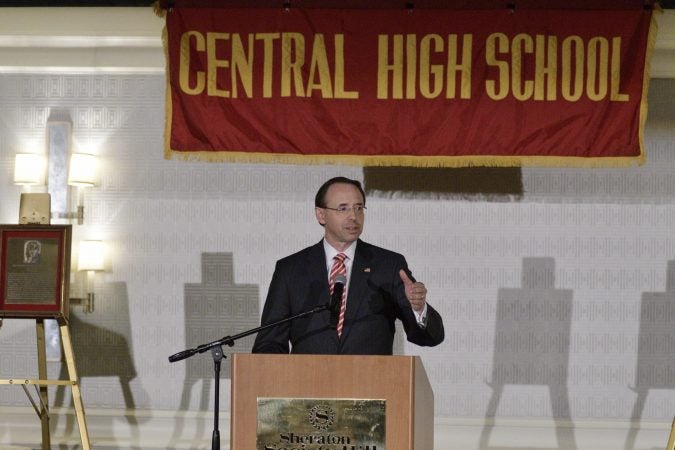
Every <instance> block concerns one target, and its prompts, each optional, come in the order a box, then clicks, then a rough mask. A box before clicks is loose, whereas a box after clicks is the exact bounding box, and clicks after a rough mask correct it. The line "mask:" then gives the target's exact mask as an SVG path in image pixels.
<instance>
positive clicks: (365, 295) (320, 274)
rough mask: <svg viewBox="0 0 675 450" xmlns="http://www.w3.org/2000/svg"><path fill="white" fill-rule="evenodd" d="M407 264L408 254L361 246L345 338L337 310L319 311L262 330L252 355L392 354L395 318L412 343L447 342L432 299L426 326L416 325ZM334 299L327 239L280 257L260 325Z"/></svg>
mask: <svg viewBox="0 0 675 450" xmlns="http://www.w3.org/2000/svg"><path fill="white" fill-rule="evenodd" d="M400 269H405V270H406V272H408V274H410V272H409V270H408V265H407V263H406V261H405V258H404V257H403V255H400V254H398V253H394V252H392V251H389V250H385V249H383V248H380V247H376V246H374V245H370V244H368V243H365V242H363V241H361V240H359V241H358V243H357V245H356V253H355V255H354V261H353V264H352V271H351V275H350V276H351V280H350V281H349V286H348V291H347V310H346V312H345V323H344V328H343V332H342V337H341V338H340V339H339V340H338V337H337V332H336V330H335V323H336V321H337V318H336V313H331V312H330V311H321V312H319V313H316V314H313V315H310V316H307V317H303V318H299V319H295V320H293V321H291V322H287V323H285V324H281V325H278V326H276V327H272V328H269V329H267V330H263V331H261V332H260V333H258V335H257V337H256V340H255V344H254V345H253V353H288V352H289V341H290V343H291V346H292V347H291V349H290V350H291V352H292V353H311V354H356V355H391V354H392V352H393V344H394V332H395V327H394V322H395V320H396V319H399V320H401V322H402V323H403V327H404V329H405V332H406V335H407V337H408V341H410V342H413V343H415V344H417V345H423V346H434V345H438V344H440V343H441V342H442V341H443V338H444V330H443V320H442V319H441V316H440V315H439V314H438V312H436V310H435V309H434V308H432V307H431V305H429V304H428V303H427V325H426V327H425V328H422V327H420V326H419V325H418V324H417V320H416V319H415V315H414V313H413V310H412V307H411V306H410V303H409V302H408V299H407V298H406V296H405V290H404V287H403V282H402V281H401V277H400V275H399V270H400ZM328 300H329V294H328V269H327V268H326V256H325V252H324V249H323V241H321V242H319V243H318V244H316V245H313V246H311V247H308V248H306V249H304V250H301V251H300V252H298V253H295V254H293V255H290V256H288V257H286V258H283V259H281V260H279V261H277V265H276V268H275V270H274V275H273V276H272V282H271V283H270V288H269V292H268V293H267V299H266V301H265V307H264V309H263V313H262V319H261V323H262V325H266V324H269V323H272V322H275V321H277V320H279V319H283V318H286V317H290V316H293V315H296V314H298V313H301V312H304V311H308V310H311V309H312V308H314V307H317V306H320V305H324V304H326V303H327V302H328Z"/></svg>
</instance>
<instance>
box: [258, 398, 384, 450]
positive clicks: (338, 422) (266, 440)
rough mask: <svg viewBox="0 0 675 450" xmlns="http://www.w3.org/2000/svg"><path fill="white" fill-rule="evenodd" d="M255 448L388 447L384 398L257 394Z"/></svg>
mask: <svg viewBox="0 0 675 450" xmlns="http://www.w3.org/2000/svg"><path fill="white" fill-rule="evenodd" d="M257 414H258V427H257V440H256V450H284V449H295V448H302V449H303V450H343V449H359V450H385V436H386V434H385V431H386V430H385V423H386V405H385V400H364V399H325V398H314V399H312V398H258V408H257Z"/></svg>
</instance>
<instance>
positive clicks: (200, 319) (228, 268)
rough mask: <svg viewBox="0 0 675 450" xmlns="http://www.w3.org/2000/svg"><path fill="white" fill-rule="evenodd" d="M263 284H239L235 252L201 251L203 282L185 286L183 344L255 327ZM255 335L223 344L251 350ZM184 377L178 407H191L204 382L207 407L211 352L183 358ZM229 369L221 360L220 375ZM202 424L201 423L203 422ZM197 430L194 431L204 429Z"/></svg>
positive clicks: (177, 431)
mask: <svg viewBox="0 0 675 450" xmlns="http://www.w3.org/2000/svg"><path fill="white" fill-rule="evenodd" d="M259 322H260V308H259V289H258V286H257V285H255V284H235V283H234V264H233V258H232V253H202V281H201V283H188V284H186V285H185V337H186V338H185V340H186V342H185V348H194V347H197V346H199V345H201V344H207V343H209V342H213V341H216V340H218V339H220V338H222V337H225V336H234V335H235V334H238V333H241V332H244V331H247V330H250V329H252V328H255V327H257V326H258V325H259V324H260V323H259ZM254 340H255V335H251V336H247V337H245V338H242V339H239V340H238V341H236V342H235V345H234V346H233V347H227V346H226V347H225V348H223V353H224V354H225V356H227V355H228V354H231V353H250V352H251V349H252V348H253V341H254ZM184 363H185V364H186V367H185V382H184V384H183V393H182V395H181V403H180V408H179V409H180V410H181V411H186V410H188V409H189V408H190V404H191V398H190V397H191V392H192V388H193V386H194V385H195V384H197V383H198V382H201V394H200V398H199V399H198V401H199V410H200V411H207V410H208V409H209V404H210V403H211V402H210V400H211V394H210V392H211V385H212V384H213V378H214V362H213V356H212V355H211V352H205V353H202V354H196V355H194V356H193V357H191V358H188V359H186V360H184ZM230 373H231V368H230V363H229V361H227V360H224V361H223V362H222V366H221V372H220V377H221V379H222V378H230ZM183 427H184V424H183V422H182V420H180V419H179V420H178V421H177V423H176V427H175V428H174V431H173V436H172V437H171V442H175V441H176V440H178V439H180V438H182V434H183ZM199 427H203V422H201V421H200V425H199ZM203 432H204V430H203V429H201V428H200V429H198V430H196V432H195V436H197V437H199V436H201V435H202V434H203Z"/></svg>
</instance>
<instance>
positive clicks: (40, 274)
mask: <svg viewBox="0 0 675 450" xmlns="http://www.w3.org/2000/svg"><path fill="white" fill-rule="evenodd" d="M71 233H72V226H71V225H0V276H1V277H2V279H1V281H2V282H1V283H0V318H21V317H28V318H54V319H65V320H67V319H68V286H69V282H70V242H71Z"/></svg>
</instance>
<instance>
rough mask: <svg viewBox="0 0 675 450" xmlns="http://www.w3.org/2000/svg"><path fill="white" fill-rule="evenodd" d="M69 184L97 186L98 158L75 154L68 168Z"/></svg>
mask: <svg viewBox="0 0 675 450" xmlns="http://www.w3.org/2000/svg"><path fill="white" fill-rule="evenodd" d="M68 184H70V185H71V186H93V185H94V184H96V157H95V156H94V155H88V154H85V153H73V154H72V155H71V156H70V167H69V168H68Z"/></svg>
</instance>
